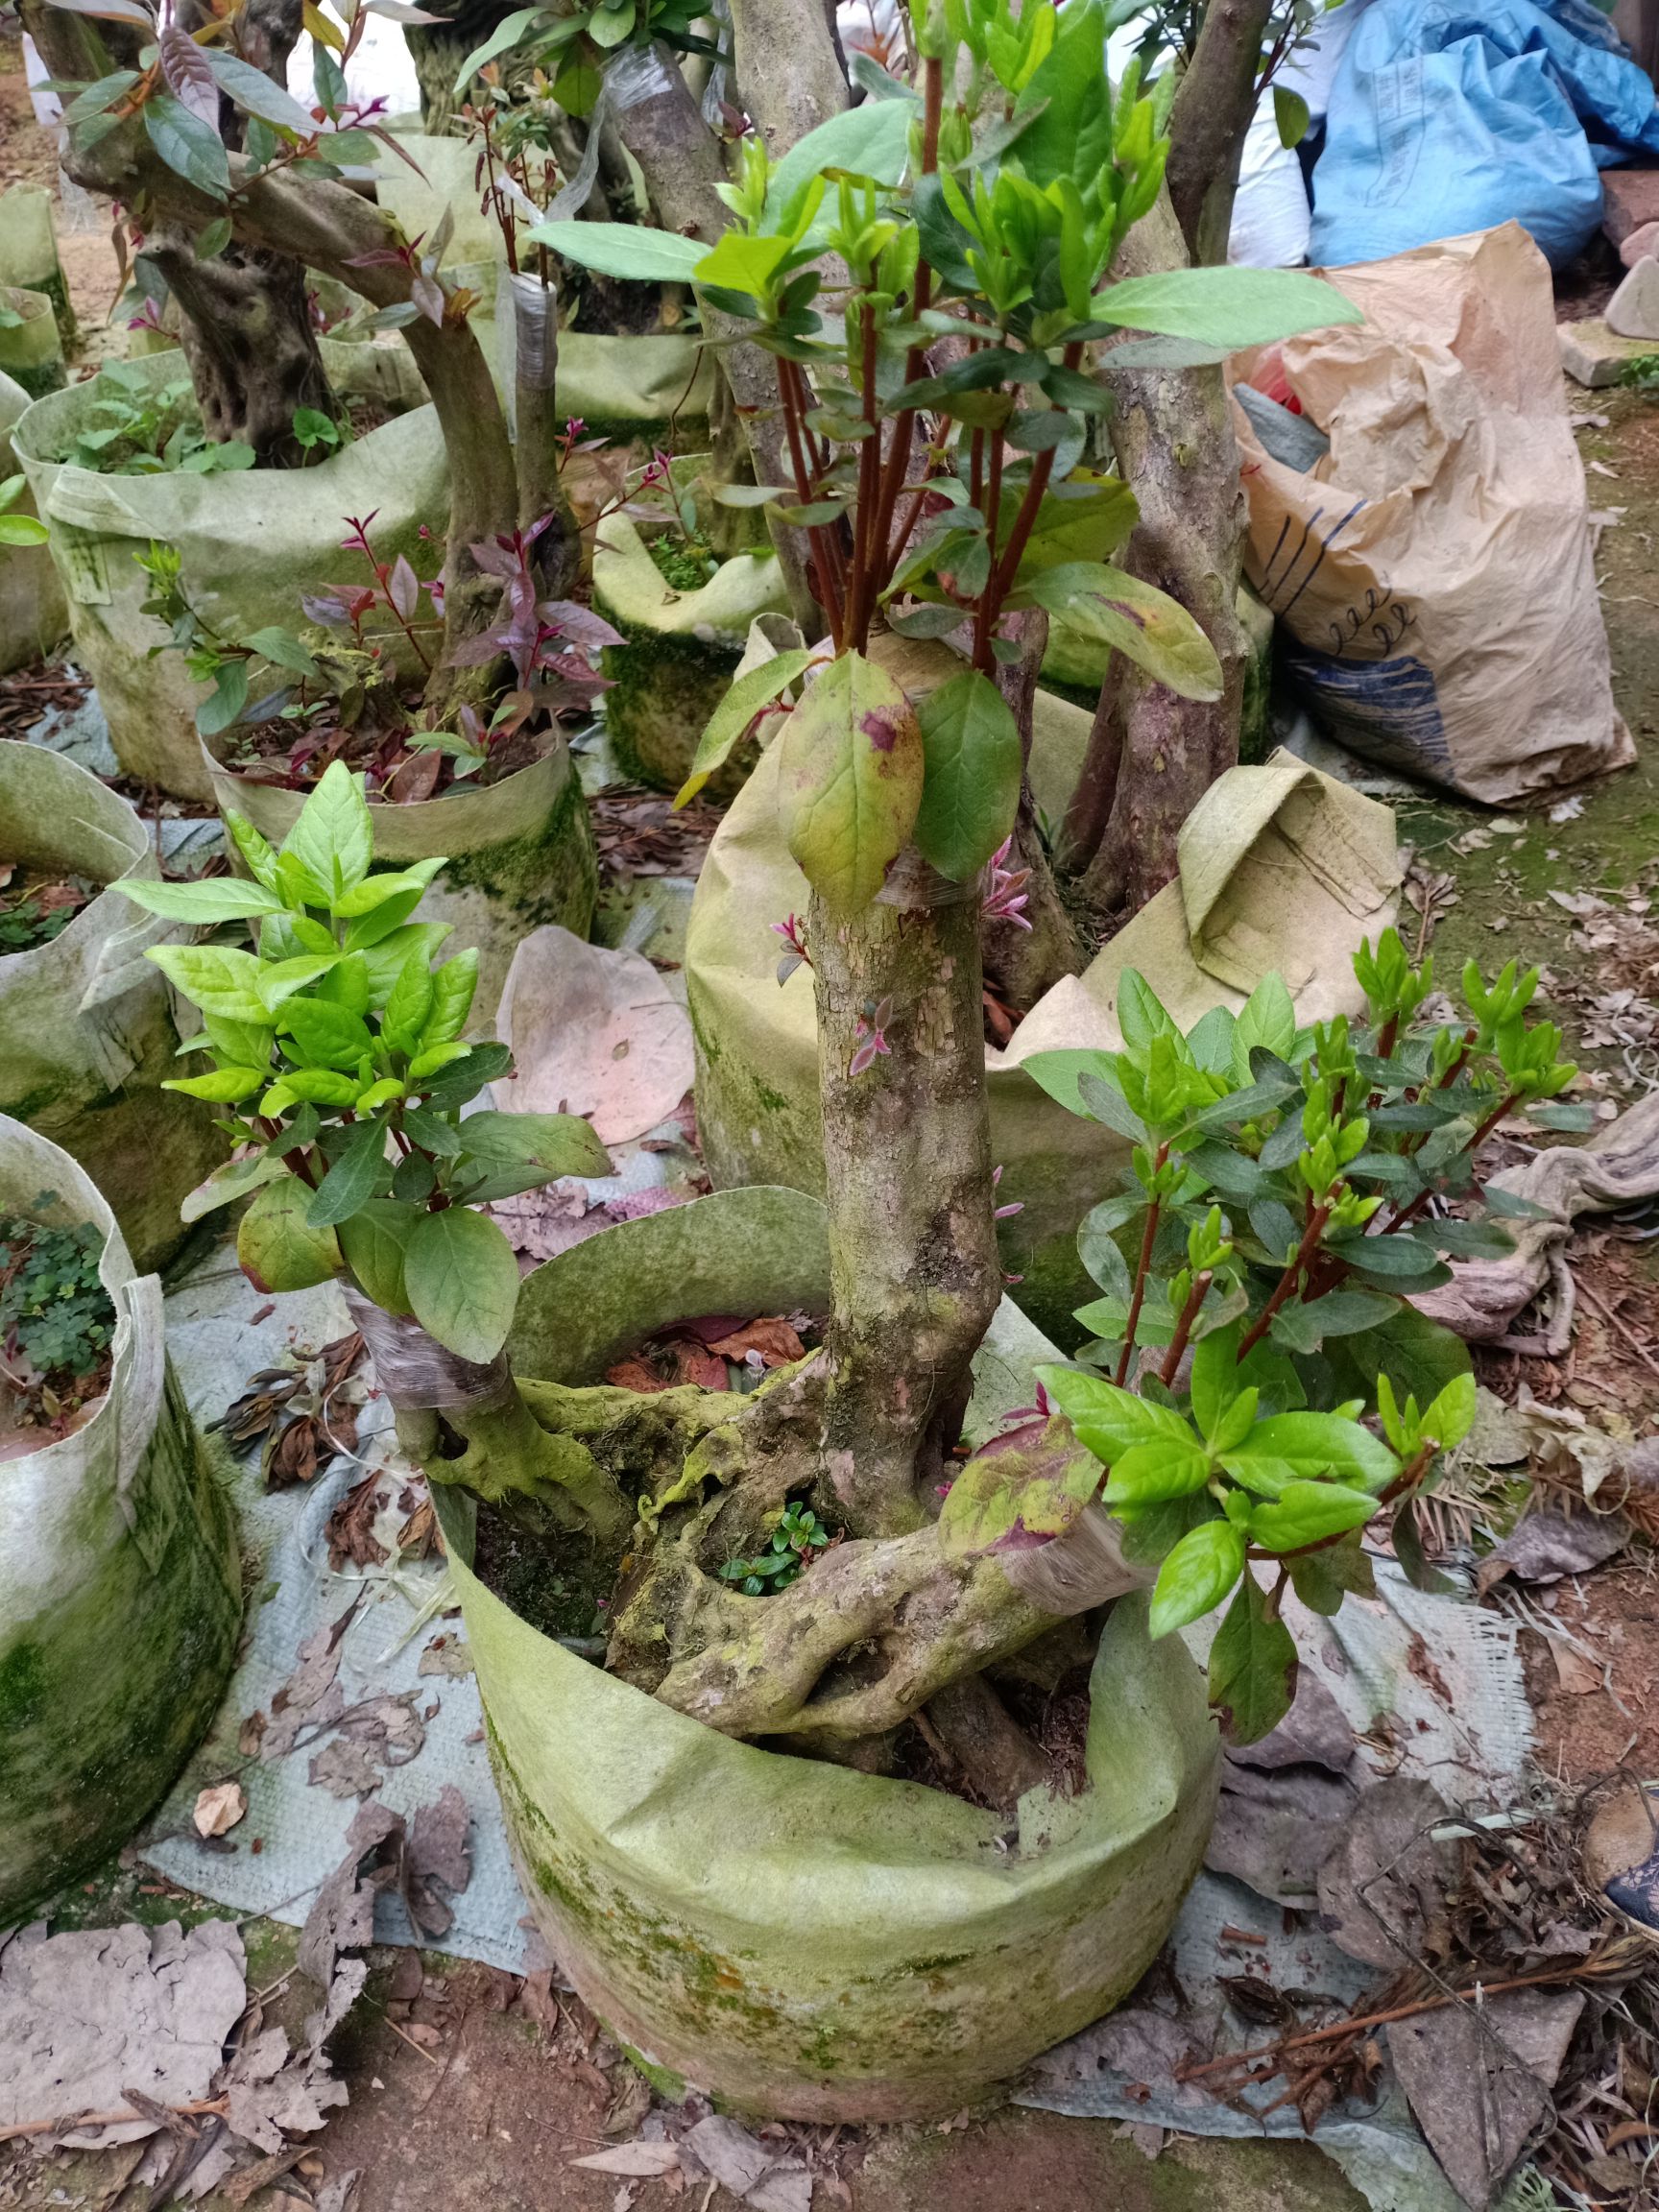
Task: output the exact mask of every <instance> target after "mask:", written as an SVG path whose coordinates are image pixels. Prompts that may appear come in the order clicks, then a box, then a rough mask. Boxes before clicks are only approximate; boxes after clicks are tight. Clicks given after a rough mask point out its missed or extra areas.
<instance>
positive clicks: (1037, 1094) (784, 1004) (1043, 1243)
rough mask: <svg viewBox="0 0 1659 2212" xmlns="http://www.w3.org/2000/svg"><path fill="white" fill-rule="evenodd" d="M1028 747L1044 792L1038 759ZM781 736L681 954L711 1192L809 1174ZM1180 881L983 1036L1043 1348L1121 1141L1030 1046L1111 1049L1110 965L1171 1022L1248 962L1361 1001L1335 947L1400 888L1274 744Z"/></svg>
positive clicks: (1362, 810)
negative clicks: (1088, 1116)
mask: <svg viewBox="0 0 1659 2212" xmlns="http://www.w3.org/2000/svg"><path fill="white" fill-rule="evenodd" d="M1045 743H1046V739H1045V733H1044V729H1043V727H1042V726H1041V725H1040V726H1039V730H1038V733H1037V735H1036V737H1035V739H1034V743H1033V749H1032V770H1031V774H1032V782H1033V786H1034V788H1035V789H1036V790H1037V793H1038V797H1039V800H1040V802H1041V803H1042V804H1043V805H1044V806H1045V809H1046V810H1049V809H1048V802H1047V801H1046V799H1045V798H1044V791H1045V788H1046V786H1047V785H1048V783H1049V780H1050V776H1051V769H1050V767H1049V764H1048V763H1047V762H1046V761H1044V760H1042V759H1041V758H1040V757H1039V755H1040V752H1041V751H1042V750H1043V748H1044V747H1045ZM778 760H779V756H778V748H777V746H776V745H772V746H769V747H768V748H767V749H766V751H765V752H764V753H762V755H761V757H760V762H759V765H758V767H757V769H756V770H755V772H754V774H753V775H752V776H751V777H750V779H749V781H748V782H747V783H746V784H745V785H744V787H743V789H742V790H741V791H740V792H739V794H738V796H737V797H736V799H735V800H734V801H733V804H732V805H731V807H730V808H729V810H728V812H727V814H726V818H725V820H724V821H723V822H722V823H721V825H720V828H719V829H718V830H716V832H715V835H714V840H713V843H712V844H711V845H710V846H709V854H708V857H707V858H706V859H705V861H704V863H703V869H702V873H701V875H700V876H699V878H698V882H697V891H696V896H695V898H694V899H693V901H692V903H691V920H690V925H689V929H688V933H687V937H686V947H685V982H686V990H687V997H688V1003H689V1007H690V1013H691V1022H692V1027H693V1029H694V1031H695V1034H696V1044H697V1125H698V1130H699V1134H700V1137H701V1140H702V1144H703V1157H704V1161H705V1163H706V1165H707V1166H708V1169H709V1177H710V1179H711V1180H712V1181H713V1183H714V1185H715V1188H716V1189H717V1190H718V1189H724V1188H727V1187H729V1186H732V1185H741V1184H747V1183H787V1184H790V1185H792V1186H793V1187H795V1188H796V1189H798V1190H810V1191H813V1192H814V1193H816V1192H818V1191H821V1190H823V1187H824V1166H823V1140H822V1134H821V1125H820V1120H819V1107H818V1039H817V1018H816V1013H815V1010H814V1005H813V997H812V976H811V973H810V971H809V970H807V969H805V968H801V969H797V970H796V972H795V973H794V974H792V975H791V976H790V978H789V980H788V981H787V982H786V983H785V984H784V985H783V987H782V988H781V989H780V988H779V986H778V983H777V980H776V973H777V965H778V939H777V938H776V936H774V935H773V934H772V930H771V925H772V924H773V923H774V922H780V921H781V920H782V919H783V917H784V916H785V915H787V914H791V913H796V914H804V913H805V911H806V905H807V898H808V891H807V885H806V879H805V877H804V876H803V875H802V873H801V871H800V869H799V868H798V867H797V866H796V864H795V862H794V861H793V860H792V859H791V858H790V856H789V853H788V850H787V847H786V846H785V844H784V842H783V838H782V836H781V833H780V830H779V827H778ZM1179 855H1180V870H1181V873H1180V878H1179V880H1178V881H1177V882H1175V883H1172V884H1170V885H1168V886H1167V887H1166V889H1165V890H1163V891H1161V892H1160V893H1159V894H1158V896H1157V897H1156V898H1155V899H1154V900H1153V901H1152V902H1150V904H1148V905H1147V906H1145V907H1144V908H1142V912H1141V913H1140V914H1138V915H1137V916H1136V917H1135V919H1134V921H1132V922H1131V923H1130V924H1129V925H1128V926H1126V927H1125V928H1123V929H1121V930H1119V932H1118V935H1117V936H1116V937H1114V938H1113V939H1112V941H1111V943H1110V944H1109V945H1108V946H1107V947H1106V948H1105V950H1103V951H1102V952H1100V953H1099V955H1098V956H1097V957H1096V958H1095V960H1094V962H1093V964H1092V965H1091V966H1090V967H1089V968H1088V969H1087V971H1086V972H1085V973H1084V974H1082V975H1081V976H1075V975H1072V976H1066V977H1063V978H1062V980H1061V981H1060V982H1059V983H1057V984H1055V986H1054V987H1053V988H1052V990H1050V991H1049V992H1047V993H1046V995H1045V997H1044V998H1041V999H1040V1000H1039V1001H1038V1003H1037V1004H1036V1005H1035V1006H1034V1007H1033V1008H1032V1009H1031V1011H1030V1013H1029V1014H1027V1016H1026V1017H1025V1019H1024V1021H1023V1022H1022V1023H1021V1024H1020V1027H1019V1028H1018V1029H1017V1030H1016V1031H1015V1034H1014V1037H1013V1040H1012V1042H1011V1043H1010V1045H1009V1046H1008V1048H1007V1049H1006V1050H1004V1051H998V1050H995V1049H987V1052H986V1055H985V1066H986V1074H987V1079H988V1085H989V1091H990V1100H991V1148H992V1150H991V1156H992V1158H993V1159H994V1160H996V1161H998V1163H999V1164H1000V1166H1001V1168H1002V1180H1001V1183H1000V1184H999V1185H998V1200H999V1201H1001V1202H1004V1203H1010V1204H1014V1203H1017V1204H1019V1205H1021V1206H1022V1208H1023V1211H1022V1213H1020V1214H1015V1215H1013V1216H1012V1217H1011V1218H1010V1219H1008V1220H1006V1221H1004V1222H1003V1223H1002V1225H1001V1244H1002V1258H1003V1263H1004V1265H1005V1266H1006V1267H1007V1268H1008V1269H1009V1270H1010V1272H1011V1273H1014V1274H1018V1275H1020V1276H1022V1278H1023V1280H1022V1282H1021V1283H1019V1284H1018V1285H1017V1286H1015V1288H1014V1292H1013V1295H1014V1296H1015V1298H1016V1299H1017V1300H1018V1301H1019V1303H1020V1305H1021V1306H1022V1308H1023V1309H1024V1310H1025V1311H1026V1312H1027V1313H1029V1314H1030V1315H1031V1316H1032V1318H1033V1319H1034V1320H1035V1321H1036V1322H1037V1323H1038V1325H1039V1327H1041V1328H1042V1329H1043V1330H1045V1331H1046V1333H1047V1334H1048V1335H1050V1336H1051V1337H1053V1338H1054V1339H1055V1341H1056V1342H1058V1343H1062V1344H1065V1345H1068V1346H1071V1345H1075V1344H1076V1343H1077V1342H1078V1341H1079V1339H1080V1334H1081V1333H1080V1332H1079V1330H1078V1329H1077V1327H1076V1325H1075V1323H1074V1321H1073V1320H1072V1314H1073V1311H1074V1310H1075V1309H1076V1308H1077V1307H1078V1306H1080V1305H1081V1304H1082V1303H1083V1302H1084V1300H1085V1299H1086V1298H1090V1297H1093V1296H1094V1290H1093V1289H1092V1287H1091V1286H1090V1283H1089V1279H1088V1277H1087V1276H1086V1275H1085V1274H1084V1272H1083V1268H1082V1263H1081V1262H1080V1261H1079V1259H1078V1257H1077V1247H1076V1231H1077V1227H1078V1224H1079V1222H1080V1221H1081V1220H1082V1218H1083V1216H1084V1214H1086V1213H1088V1211H1089V1209H1090V1208H1091V1207H1092V1206H1093V1205H1094V1204H1095V1202H1096V1201H1097V1200H1099V1199H1101V1198H1103V1197H1105V1196H1106V1195H1107V1194H1108V1192H1109V1191H1110V1190H1112V1188H1113V1187H1114V1185H1115V1182H1116V1178H1117V1176H1118V1171H1119V1169H1120V1168H1121V1167H1123V1166H1126V1165H1127V1161H1128V1151H1129V1148H1128V1145H1127V1143H1126V1142H1125V1140H1124V1139H1123V1138H1121V1137H1119V1136H1118V1134H1117V1133H1116V1132H1115V1131H1114V1130H1111V1129H1109V1128H1107V1127H1105V1126H1104V1125H1103V1124H1102V1123H1100V1122H1096V1121H1087V1120H1083V1119H1081V1118H1079V1117H1078V1116H1076V1115H1073V1114H1069V1113H1068V1112H1067V1111H1066V1109H1065V1108H1064V1107H1062V1106H1061V1105H1059V1104H1058V1103H1057V1102H1056V1101H1055V1100H1054V1099H1052V1098H1050V1097H1049V1096H1048V1094H1046V1092H1045V1091H1043V1090H1041V1089H1040V1088H1039V1087H1038V1085H1037V1084H1036V1083H1035V1082H1034V1081H1033V1080H1032V1078H1031V1077H1030V1076H1029V1075H1027V1074H1026V1073H1025V1072H1024V1070H1023V1066H1022V1063H1023V1062H1024V1061H1025V1060H1027V1059H1029V1058H1030V1057H1031V1056H1032V1055H1033V1054H1034V1053H1037V1052H1050V1051H1060V1050H1066V1049H1071V1048H1077V1047H1085V1046H1092V1047H1103V1048H1106V1049H1116V1048H1117V1047H1118V1046H1120V1045H1121V1043H1122V1038H1121V1036H1120V1034H1119V1032H1118V1022H1117V1016H1116V1012H1115V1008H1116V1004H1117V991H1118V977H1119V976H1120V975H1121V974H1122V973H1123V971H1124V970H1125V969H1126V968H1134V969H1138V970H1139V971H1140V972H1141V973H1142V974H1143V975H1145V977H1146V978H1147V980H1148V981H1149V982H1150V983H1151V985H1152V987H1153V989H1154V990H1155V991H1156V992H1157V993H1158V995H1159V996H1160V998H1163V1000H1164V1001H1165V1003H1166V1005H1167V1006H1168V1008H1169V1010H1170V1013H1171V1014H1172V1015H1173V1016H1174V1018H1175V1020H1176V1021H1177V1022H1179V1023H1180V1025H1181V1027H1182V1028H1183V1029H1188V1028H1190V1027H1191V1025H1192V1024H1193V1023H1194V1022H1197V1021H1198V1019H1199V1018H1200V1016H1201V1015H1203V1014H1204V1013H1205V1012H1206V1011H1207V1010H1208V1009H1209V1008H1210V1007H1212V1006H1216V1005H1222V1006H1228V1007H1232V1008H1235V1009H1237V1008H1238V1006H1240V1005H1241V1004H1242V1003H1243V1001H1244V999H1245V998H1247V997H1248V996H1249V994H1250V992H1251V991H1252V990H1253V989H1254V988H1255V986H1256V985H1257V984H1258V983H1259V982H1260V981H1261V980H1262V977H1263V976H1264V975H1267V974H1274V973H1277V974H1281V975H1283V976H1284V978H1285V981H1286V984H1287V985H1288V987H1289V990H1290V995H1291V997H1292V998H1293V999H1294V1000H1295V1002H1296V1008H1297V1012H1298V1015H1299V1016H1300V1018H1301V1019H1302V1020H1303V1021H1304V1022H1311V1021H1327V1020H1329V1019H1330V1018H1331V1017H1332V1016H1333V1015H1334V1014H1337V1013H1356V1012H1358V1010H1359V1008H1360V1007H1361V1006H1362V1004H1363V998H1362V995H1361V994H1360V992H1359V989H1358V984H1357V983H1356V982H1355V980H1354V973H1353V967H1352V957H1353V954H1354V952H1355V951H1356V950H1358V946H1359V944H1360V942H1361V940H1363V939H1364V938H1366V937H1369V938H1371V939H1372V940H1373V941H1375V939H1376V937H1377V935H1378V933H1379V932H1380V931H1381V930H1382V929H1383V928H1384V927H1385V926H1387V924H1388V923H1389V922H1391V921H1392V920H1393V918H1394V915H1395V912H1396V907H1397V895H1398V892H1399V886H1400V869H1399V864H1398V861H1397V859H1396V856H1395V837H1394V818H1393V815H1392V813H1391V812H1390V810H1389V809H1388V808H1387V807H1386V806H1383V805H1379V804H1378V802H1377V801H1376V800H1373V799H1367V798H1364V797H1363V796H1362V795H1361V794H1360V793H1358V792H1357V791H1353V790H1350V789H1349V788H1348V787H1347V786H1346V785H1344V784H1340V783H1337V782H1335V781H1333V780H1332V779H1331V778H1330V777H1327V776H1322V775H1320V774H1319V773H1318V771H1317V770H1315V769H1311V768H1310V767H1308V766H1307V765H1306V763H1305V762H1303V761H1301V760H1298V759H1296V758H1294V757H1292V756H1291V755H1289V754H1286V753H1279V754H1276V755H1275V756H1274V757H1273V758H1272V759H1271V760H1270V761H1268V762H1267V763H1266V765H1264V766H1262V767H1252V768H1234V769H1231V770H1230V771H1229V772H1228V774H1227V775H1225V776H1223V777H1221V778H1220V779H1219V781H1216V782H1215V783H1214V784H1212V786H1211V788H1210V789H1209V791H1207V792H1206V793H1205V795H1204V797H1203V798H1202V799H1201V800H1200V801H1199V803H1198V805H1196V806H1195V807H1194V808H1193V810H1192V813H1191V814H1190V817H1189V818H1188V820H1187V822H1186V824H1185V825H1184V827H1183V829H1182V830H1181V835H1180V841H1179Z"/></svg>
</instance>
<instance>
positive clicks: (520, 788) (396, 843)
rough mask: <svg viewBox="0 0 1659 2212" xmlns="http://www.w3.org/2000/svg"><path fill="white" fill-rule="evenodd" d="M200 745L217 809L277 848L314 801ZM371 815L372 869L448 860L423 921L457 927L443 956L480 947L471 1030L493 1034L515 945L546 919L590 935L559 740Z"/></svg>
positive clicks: (578, 828)
mask: <svg viewBox="0 0 1659 2212" xmlns="http://www.w3.org/2000/svg"><path fill="white" fill-rule="evenodd" d="M201 747H202V760H203V763H204V770H205V773H206V775H207V778H208V780H209V781H210V783H211V786H212V794H213V804H214V805H216V806H217V807H218V808H219V810H220V812H221V813H222V814H223V813H225V812H227V811H229V812H233V813H237V814H242V815H245V816H246V817H247V819H248V820H249V821H250V822H252V825H253V827H254V828H255V829H257V830H259V831H260V832H261V833H262V835H264V836H265V837H267V838H268V839H269V840H270V842H271V843H272V844H273V845H280V844H281V842H282V840H283V839H284V838H285V837H286V836H287V834H288V832H289V830H290V829H293V827H294V825H295V823H296V822H297V821H298V820H299V817H300V809H301V807H302V806H303V805H304V804H305V801H306V800H307V799H308V798H309V796H310V793H309V792H308V791H287V790H283V789H282V788H281V787H280V786H278V785H276V784H272V783H259V782H256V781H254V780H253V778H252V776H246V775H239V774H237V772H236V771H235V770H234V769H231V768H227V767H226V766H224V764H223V763H222V762H221V761H219V760H218V759H216V758H215V757H214V756H213V754H212V752H211V751H210V750H209V749H208V746H207V744H206V742H205V741H204V740H202V741H201ZM369 818H370V820H371V822H372V823H373V828H374V865H375V867H376V868H379V869H396V868H404V867H407V866H408V865H409V863H410V862H411V861H413V860H429V859H431V858H432V857H433V856H434V855H435V854H444V855H445V857H446V859H447V860H448V863H449V864H448V866H447V867H446V868H445V870H444V871H443V873H442V874H441V875H439V876H437V877H435V878H433V881H432V883H431V885H430V887H429V888H428V890H427V892H426V894H425V896H424V898H422V900H421V921H422V922H447V923H449V924H450V926H452V928H453V929H454V932H455V934H454V936H453V937H451V938H450V939H448V941H447V942H446V943H445V948H444V950H445V954H446V955H447V954H448V953H451V952H460V951H464V950H466V949H467V948H468V947H469V946H470V947H473V948H475V949H476V950H477V953H478V988H477V991H476V992H475V993H474V995H473V998H472V1011H471V1014H470V1016H469V1021H468V1029H469V1034H474V1035H481V1036H482V1035H490V1034H493V1022H494V1018H495V1005H496V1001H497V1000H498V999H499V998H500V996H501V986H502V985H503V984H504V983H505V982H506V980H507V970H508V968H509V967H510V966H511V965H512V960H513V954H514V952H515V950H517V945H518V941H519V939H520V938H522V937H527V936H528V935H529V934H530V932H531V930H532V929H540V928H541V926H543V924H545V923H549V922H556V923H558V924H559V925H560V926H562V927H563V928H565V929H569V930H571V931H573V932H574V933H575V934H576V935H577V936H578V937H586V936H587V934H588V932H589V929H590V928H591V926H592V924H593V902H594V900H595V899H596V897H597V896H598V890H599V861H598V855H597V853H596V851H595V848H594V844H593V827H592V824H591V822H590V821H589V815H588V807H587V804H586V802H585V800H584V799H583V796H582V786H581V784H580V782H579V781H577V776H576V769H575V764H574V763H573V762H572V760H571V758H570V754H569V750H568V748H567V747H566V745H565V740H564V738H563V737H559V738H556V739H555V741H554V743H553V746H552V748H551V750H550V751H548V752H546V753H544V754H543V755H542V757H541V759H540V760H533V761H532V762H531V763H530V765H529V767H527V768H520V769H519V770H518V771H517V773H516V774H515V775H512V776H508V777H505V778H504V779H503V780H502V781H501V782H499V783H491V784H486V785H482V786H479V785H474V784H472V783H460V784H457V785H456V786H455V787H454V788H453V789H451V790H448V791H445V793H444V794H443V795H442V796H441V797H439V798H437V799H421V800H417V801H415V802H414V803H413V804H411V805H406V806H400V805H396V804H390V803H388V804H375V805H371V806H370V809H369ZM241 865H242V864H241V862H240V860H238V867H239V868H240V867H241ZM243 872H244V873H245V870H244V871H243Z"/></svg>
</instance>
